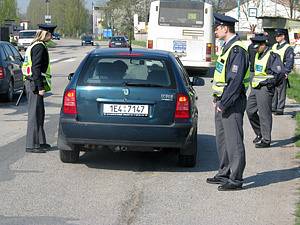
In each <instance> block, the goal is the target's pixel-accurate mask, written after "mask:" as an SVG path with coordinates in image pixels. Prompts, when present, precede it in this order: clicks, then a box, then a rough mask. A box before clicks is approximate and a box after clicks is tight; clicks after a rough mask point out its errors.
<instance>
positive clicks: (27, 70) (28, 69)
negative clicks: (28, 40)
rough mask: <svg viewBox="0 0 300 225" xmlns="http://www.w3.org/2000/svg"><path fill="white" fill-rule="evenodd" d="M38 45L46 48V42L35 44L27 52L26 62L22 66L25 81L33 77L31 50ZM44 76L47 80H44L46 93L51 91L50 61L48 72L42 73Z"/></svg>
mask: <svg viewBox="0 0 300 225" xmlns="http://www.w3.org/2000/svg"><path fill="white" fill-rule="evenodd" d="M37 44H43V45H44V46H45V48H47V47H46V45H45V43H44V42H39V41H38V42H35V43H34V44H32V45H30V46H29V47H28V48H27V50H26V52H25V56H24V62H23V64H22V73H23V80H25V79H26V77H30V76H32V60H31V49H32V48H33V47H34V46H35V45H37ZM42 76H44V77H45V79H43V81H44V88H45V91H46V92H47V91H51V68H50V60H49V64H48V67H47V71H46V73H45V74H44V73H42Z"/></svg>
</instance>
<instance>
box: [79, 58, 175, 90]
mask: <svg viewBox="0 0 300 225" xmlns="http://www.w3.org/2000/svg"><path fill="white" fill-rule="evenodd" d="M169 71H170V69H169V68H168V64H167V61H166V60H161V59H147V58H142V59H141V58H139V59H137V58H101V57H96V56H95V57H90V58H89V59H88V60H87V62H86V63H85V66H84V67H83V69H82V71H81V73H80V77H79V81H78V82H79V83H78V84H79V85H83V86H89V85H91V86H110V85H113V86H120V85H122V86H123V85H125V84H129V83H134V84H136V85H137V86H138V84H141V85H149V86H158V87H159V86H162V87H173V86H174V83H175V81H174V78H173V77H172V76H170V72H169Z"/></svg>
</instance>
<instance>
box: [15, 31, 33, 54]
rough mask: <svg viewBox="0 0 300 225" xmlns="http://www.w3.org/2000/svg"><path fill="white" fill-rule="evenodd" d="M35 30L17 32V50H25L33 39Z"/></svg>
mask: <svg viewBox="0 0 300 225" xmlns="http://www.w3.org/2000/svg"><path fill="white" fill-rule="evenodd" d="M35 35H36V30H22V31H20V32H19V39H18V49H19V51H21V50H26V49H27V47H28V46H29V45H30V44H31V42H32V41H33V39H34V38H35Z"/></svg>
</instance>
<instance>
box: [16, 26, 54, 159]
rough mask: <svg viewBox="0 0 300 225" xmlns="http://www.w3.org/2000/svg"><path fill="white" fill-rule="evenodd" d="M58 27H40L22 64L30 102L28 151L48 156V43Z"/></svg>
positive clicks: (27, 137)
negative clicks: (46, 111)
mask: <svg viewBox="0 0 300 225" xmlns="http://www.w3.org/2000/svg"><path fill="white" fill-rule="evenodd" d="M55 27H56V26H53V25H47V24H45V25H40V26H39V28H40V30H38V31H37V34H36V37H35V39H34V40H33V42H32V43H31V45H30V46H29V47H28V49H27V50H26V53H25V57H24V63H23V65H22V72H23V77H24V79H25V87H26V96H27V99H28V122H27V136H26V152H32V153H45V152H46V150H47V149H49V148H51V146H50V145H49V144H47V142H46V135H45V131H44V118H45V108H44V95H45V92H47V91H50V90H51V72H50V60H49V54H48V50H47V47H46V42H48V41H50V40H51V38H52V33H53V31H54V29H55Z"/></svg>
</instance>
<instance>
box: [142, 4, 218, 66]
mask: <svg viewBox="0 0 300 225" xmlns="http://www.w3.org/2000/svg"><path fill="white" fill-rule="evenodd" d="M213 41H214V31H213V7H212V5H211V4H208V3H205V2H203V1H201V0H184V1H182V0H160V1H153V2H152V3H151V6H150V13H149V23H148V38H147V47H148V48H150V49H151V48H152V49H159V50H166V51H170V52H173V53H174V54H175V55H177V56H178V57H180V60H181V62H182V64H183V66H184V67H186V68H187V69H204V70H206V71H207V70H208V69H209V68H210V67H212V66H213V63H212V59H211V56H212V53H213V51H214V45H213Z"/></svg>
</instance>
